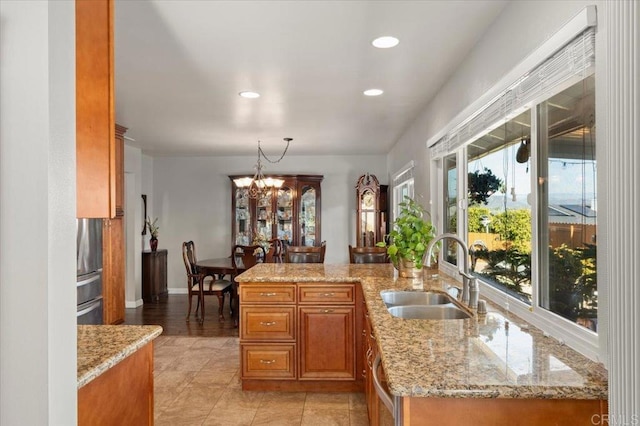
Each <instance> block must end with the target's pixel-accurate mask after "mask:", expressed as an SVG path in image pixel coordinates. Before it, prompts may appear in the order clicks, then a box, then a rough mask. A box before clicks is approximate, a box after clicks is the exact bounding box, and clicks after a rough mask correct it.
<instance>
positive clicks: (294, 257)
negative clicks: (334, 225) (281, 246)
mask: <svg viewBox="0 0 640 426" xmlns="http://www.w3.org/2000/svg"><path fill="white" fill-rule="evenodd" d="M326 251H327V242H326V241H323V242H322V244H321V245H320V247H314V246H288V247H287V251H286V253H285V262H286V263H324V254H325V252H326Z"/></svg>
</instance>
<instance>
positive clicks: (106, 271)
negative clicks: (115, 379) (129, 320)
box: [102, 124, 127, 324]
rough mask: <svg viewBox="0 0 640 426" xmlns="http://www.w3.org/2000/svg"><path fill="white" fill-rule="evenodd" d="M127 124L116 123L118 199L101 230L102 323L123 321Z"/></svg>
mask: <svg viewBox="0 0 640 426" xmlns="http://www.w3.org/2000/svg"><path fill="white" fill-rule="evenodd" d="M126 130H127V129H126V127H123V126H120V125H118V124H116V125H115V133H116V135H118V137H117V139H116V146H118V149H117V150H116V152H118V153H119V154H118V155H117V156H116V159H117V160H118V161H117V162H116V167H115V170H116V171H117V179H116V182H118V184H117V185H114V186H113V188H115V189H117V192H116V194H115V195H116V197H115V199H117V200H120V202H119V207H118V209H117V211H116V215H115V217H113V218H111V219H109V218H107V219H105V220H104V228H103V232H102V283H103V284H102V292H103V298H104V323H105V324H120V323H122V322H124V306H125V303H124V299H125V297H124V292H125V288H124V287H125V252H126V251H125V245H126V242H125V239H124V133H125V132H126Z"/></svg>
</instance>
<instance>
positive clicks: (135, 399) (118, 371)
mask: <svg viewBox="0 0 640 426" xmlns="http://www.w3.org/2000/svg"><path fill="white" fill-rule="evenodd" d="M78 425H80V426H85V425H86V426H121V425H141V426H143V425H153V343H148V344H146V345H145V346H143V347H142V348H140V349H139V350H138V351H136V352H135V353H133V354H132V355H130V356H129V357H127V358H125V359H124V360H122V362H120V363H119V364H117V365H115V366H114V367H112V368H111V369H109V370H107V371H105V372H104V373H103V374H102V375H100V376H99V377H97V378H95V379H94V380H93V381H91V382H90V383H88V384H87V385H86V386H83V387H81V388H80V389H78Z"/></svg>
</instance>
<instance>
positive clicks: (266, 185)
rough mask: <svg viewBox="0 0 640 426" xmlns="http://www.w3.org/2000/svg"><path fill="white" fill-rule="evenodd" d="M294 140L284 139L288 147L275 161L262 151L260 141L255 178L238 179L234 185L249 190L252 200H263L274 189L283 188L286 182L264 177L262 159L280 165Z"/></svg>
mask: <svg viewBox="0 0 640 426" xmlns="http://www.w3.org/2000/svg"><path fill="white" fill-rule="evenodd" d="M292 140H293V139H292V138H284V141H286V142H287V146H286V147H285V148H284V152H283V153H282V155H281V156H280V158H278V159H277V160H275V161H272V160H270V159H269V158H268V157H267V156H266V155H265V153H264V151H262V148H261V147H260V141H258V161H257V163H256V165H255V166H254V169H255V170H256V172H255V174H254V175H253V178H250V177H248V176H246V177H242V178H237V179H234V180H233V183H235V184H236V186H237V187H238V188H248V192H249V197H250V198H262V197H264V196H266V195H267V194H268V193H269V191H271V190H272V189H278V188H280V187H282V185H283V184H284V180H282V179H277V178H271V177H265V176H264V173H262V158H264V159H265V160H267V161H268V162H269V163H271V164H275V163H279V162H280V160H282V159H283V158H284V156H285V154H286V153H287V150H288V149H289V143H290V142H291V141H292Z"/></svg>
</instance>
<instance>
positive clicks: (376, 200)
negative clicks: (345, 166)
mask: <svg viewBox="0 0 640 426" xmlns="http://www.w3.org/2000/svg"><path fill="white" fill-rule="evenodd" d="M387 189H388V186H387V185H380V183H379V182H378V178H376V177H375V175H370V174H369V173H367V174H366V175H362V176H360V178H359V179H358V183H357V185H356V215H357V217H356V246H358V247H373V246H375V245H376V243H377V242H380V241H383V240H384V236H385V235H386V234H388V233H389V212H388V206H387Z"/></svg>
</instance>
